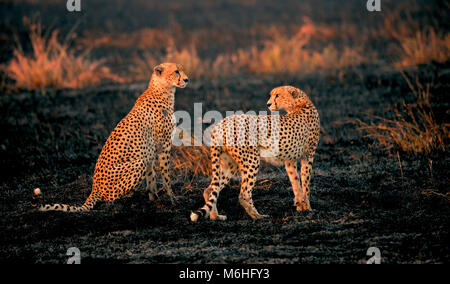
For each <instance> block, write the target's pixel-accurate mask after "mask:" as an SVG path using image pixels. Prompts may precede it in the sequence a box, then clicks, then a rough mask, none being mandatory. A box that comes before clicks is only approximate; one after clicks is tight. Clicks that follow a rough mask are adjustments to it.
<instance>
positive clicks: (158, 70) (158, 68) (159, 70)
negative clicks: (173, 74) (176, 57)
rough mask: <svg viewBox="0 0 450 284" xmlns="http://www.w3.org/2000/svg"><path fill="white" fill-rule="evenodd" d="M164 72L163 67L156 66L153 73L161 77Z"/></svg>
mask: <svg viewBox="0 0 450 284" xmlns="http://www.w3.org/2000/svg"><path fill="white" fill-rule="evenodd" d="M163 70H164V67H162V66H161V65H158V66H156V67H155V68H154V69H153V71H154V72H155V73H156V75H158V76H160V75H161V74H162V72H163Z"/></svg>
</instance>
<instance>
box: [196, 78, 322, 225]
mask: <svg viewBox="0 0 450 284" xmlns="http://www.w3.org/2000/svg"><path fill="white" fill-rule="evenodd" d="M267 106H268V107H269V109H270V110H272V111H276V110H281V109H284V110H286V112H287V114H285V115H268V116H261V115H259V116H258V115H248V114H242V115H235V116H230V117H227V118H225V119H223V120H222V121H221V122H220V123H218V124H217V125H216V126H215V127H214V130H213V132H212V142H213V143H212V145H213V146H212V147H211V160H212V181H211V184H210V185H209V187H208V188H207V189H205V191H204V193H203V197H204V199H205V202H206V204H205V205H204V206H203V207H202V208H200V209H199V210H197V211H195V212H192V213H191V221H193V222H195V221H197V220H198V218H199V216H207V214H208V213H209V216H210V218H211V220H226V216H223V215H219V213H218V211H217V205H216V204H217V198H218V197H219V193H220V191H221V190H222V189H223V188H224V186H225V185H227V184H228V183H229V182H230V179H231V178H232V177H233V176H234V175H236V173H237V172H238V171H239V172H240V174H241V192H240V195H239V202H240V203H241V205H242V206H243V207H244V209H245V210H246V211H247V213H248V214H249V215H250V217H251V218H253V219H260V218H264V217H267V216H266V215H261V214H259V213H258V211H257V210H256V208H255V206H254V205H253V201H252V189H253V187H254V186H255V182H256V175H257V173H258V168H259V164H260V160H261V159H263V160H267V161H269V162H272V163H274V164H279V163H282V162H284V165H285V167H286V170H287V173H288V175H289V179H290V181H291V184H292V189H293V191H294V195H295V199H294V204H295V205H296V206H297V210H298V211H302V210H310V209H311V206H310V204H309V182H310V177H311V169H312V163H313V159H314V153H315V151H316V148H317V144H318V141H319V128H320V127H319V114H318V112H317V110H316V108H315V107H314V105H313V104H312V102H311V101H310V99H309V98H308V96H307V95H306V94H305V93H304V92H303V91H301V90H299V89H297V88H294V87H291V86H282V87H278V88H275V89H273V90H272V91H271V93H270V99H269V101H268V102H267ZM298 159H300V160H301V182H300V179H299V175H298V171H297V161H298Z"/></svg>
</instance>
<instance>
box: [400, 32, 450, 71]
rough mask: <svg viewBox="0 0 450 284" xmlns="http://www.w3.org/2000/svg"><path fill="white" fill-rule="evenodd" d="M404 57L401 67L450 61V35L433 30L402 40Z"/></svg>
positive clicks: (401, 60) (402, 57)
mask: <svg viewBox="0 0 450 284" xmlns="http://www.w3.org/2000/svg"><path fill="white" fill-rule="evenodd" d="M400 44H401V47H402V49H403V55H402V56H401V59H400V62H398V63H397V65H398V66H400V67H406V66H412V65H419V64H427V63H431V62H433V61H434V62H440V63H443V62H446V61H448V60H449V59H450V33H446V34H444V33H438V32H436V31H435V30H434V29H433V28H428V29H426V30H422V31H418V32H417V33H416V34H415V35H414V36H413V37H409V38H405V39H402V40H401V42H400Z"/></svg>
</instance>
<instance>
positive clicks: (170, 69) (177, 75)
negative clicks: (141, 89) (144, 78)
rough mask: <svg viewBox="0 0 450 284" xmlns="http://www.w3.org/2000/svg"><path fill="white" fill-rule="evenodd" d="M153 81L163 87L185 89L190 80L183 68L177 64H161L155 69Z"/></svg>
mask: <svg viewBox="0 0 450 284" xmlns="http://www.w3.org/2000/svg"><path fill="white" fill-rule="evenodd" d="M152 81H155V82H156V81H157V82H158V83H159V84H161V85H169V86H170V87H178V88H184V87H186V85H187V84H188V82H189V78H188V77H187V76H186V73H184V70H183V66H181V64H176V63H161V64H159V65H158V66H155V68H154V69H153V75H152Z"/></svg>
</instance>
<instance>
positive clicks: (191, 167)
mask: <svg viewBox="0 0 450 284" xmlns="http://www.w3.org/2000/svg"><path fill="white" fill-rule="evenodd" d="M172 157H173V163H174V170H175V173H176V175H177V176H183V177H186V176H188V175H193V176H198V175H204V176H209V175H210V174H211V162H210V151H209V147H207V146H205V145H202V146H179V147H175V149H174V151H173V156H172Z"/></svg>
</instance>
